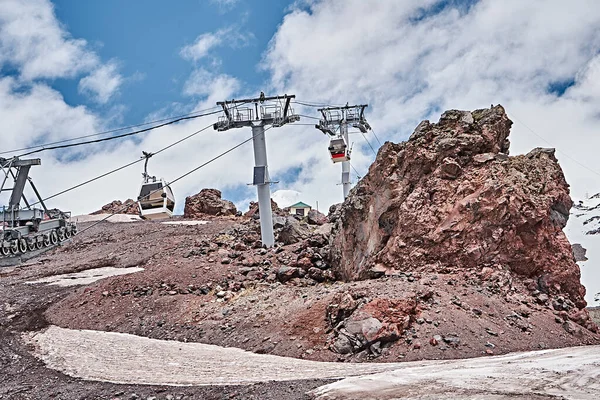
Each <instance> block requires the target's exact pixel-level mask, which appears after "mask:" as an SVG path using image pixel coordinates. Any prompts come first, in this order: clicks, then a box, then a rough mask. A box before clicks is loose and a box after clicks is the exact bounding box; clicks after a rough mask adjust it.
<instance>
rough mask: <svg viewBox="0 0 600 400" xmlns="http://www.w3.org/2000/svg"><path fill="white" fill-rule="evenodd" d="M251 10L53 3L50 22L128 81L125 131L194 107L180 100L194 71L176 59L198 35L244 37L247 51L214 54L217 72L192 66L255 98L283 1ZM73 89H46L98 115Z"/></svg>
mask: <svg viewBox="0 0 600 400" xmlns="http://www.w3.org/2000/svg"><path fill="white" fill-rule="evenodd" d="M251 3H252V2H250V1H239V2H237V3H236V4H234V5H233V6H232V7H227V6H222V5H219V3H218V2H210V1H200V0H195V1H192V0H185V1H177V2H164V1H158V0H150V1H119V0H102V1H71V0H57V1H55V2H54V4H55V10H56V16H57V18H58V19H59V20H60V21H61V22H62V23H63V24H64V26H65V28H66V29H67V30H68V31H69V32H70V33H71V35H73V36H74V37H81V38H85V39H86V40H87V41H88V42H89V43H90V46H91V47H92V48H93V49H94V50H95V51H96V52H97V53H98V55H99V56H100V57H102V59H105V60H110V59H117V60H118V64H119V67H120V68H119V69H120V72H121V74H122V75H123V76H124V77H126V78H127V81H126V83H125V84H124V85H123V88H122V90H121V91H120V94H119V97H118V101H119V102H120V103H122V104H124V105H125V112H124V113H123V121H122V122H123V123H124V124H130V123H135V122H138V121H142V120H144V119H145V117H146V116H147V115H149V114H151V113H153V112H155V111H156V110H157V109H161V108H163V107H167V106H169V105H170V104H172V103H180V104H181V105H182V106H184V107H185V106H189V105H190V104H191V103H192V102H193V99H190V97H189V96H184V95H183V93H182V92H183V86H184V83H185V81H186V80H187V78H188V76H189V75H190V73H191V72H192V71H193V69H194V67H195V65H193V64H191V63H190V62H188V61H186V60H184V59H182V58H181V57H180V55H179V51H180V49H181V48H183V47H184V46H186V45H189V44H191V43H193V42H194V40H195V39H196V37H197V36H198V35H200V34H203V33H210V32H215V31H218V30H219V29H224V28H227V27H231V26H235V28H236V29H239V30H241V31H244V32H247V33H250V34H251V38H250V39H249V42H248V43H247V45H244V46H235V47H227V46H224V47H222V48H220V49H219V50H218V52H215V54H214V55H215V57H218V58H219V64H218V65H211V64H212V62H211V61H212V60H201V61H200V62H199V63H200V64H201V65H206V67H207V68H209V69H210V70H213V71H216V72H221V73H225V74H228V75H231V76H235V77H237V78H238V79H240V80H241V81H243V82H244V83H245V84H246V85H248V86H250V87H255V88H256V89H255V90H254V91H256V90H259V88H260V87H261V83H262V82H265V81H267V78H268V74H267V72H266V71H264V70H261V69H260V68H258V66H259V64H260V60H261V57H262V53H263V51H264V49H265V48H266V46H267V43H268V41H269V40H270V39H271V38H272V37H273V35H274V33H275V31H276V29H277V25H278V24H279V23H280V22H281V20H282V18H283V15H284V10H285V9H286V8H287V7H288V6H289V4H290V1H280V0H273V1H269V7H253V5H252V4H251ZM225 40H227V38H226V39H225ZM77 84H78V83H77V82H76V81H74V80H71V79H59V80H57V81H55V82H54V83H53V85H52V86H53V87H54V88H56V89H57V90H59V91H60V92H61V93H62V94H63V95H64V97H65V100H66V102H67V103H69V104H86V105H87V106H89V107H97V106H96V105H95V104H94V103H93V102H91V101H89V99H88V97H87V96H85V95H83V94H81V93H80V92H79V91H78V89H77ZM105 107H110V105H108V106H105ZM100 108H102V107H100Z"/></svg>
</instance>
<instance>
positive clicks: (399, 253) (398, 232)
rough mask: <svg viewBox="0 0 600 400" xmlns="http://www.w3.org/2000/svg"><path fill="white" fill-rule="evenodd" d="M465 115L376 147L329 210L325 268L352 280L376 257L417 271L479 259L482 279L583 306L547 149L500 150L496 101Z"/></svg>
mask: <svg viewBox="0 0 600 400" xmlns="http://www.w3.org/2000/svg"><path fill="white" fill-rule="evenodd" d="M470 113H471V115H472V117H473V122H472V123H470V124H465V123H464V122H462V119H463V116H464V115H466V114H465V112H464V111H459V110H450V111H447V112H445V113H444V114H443V115H442V117H441V118H440V120H439V122H438V123H429V122H426V123H425V122H424V123H422V124H419V126H418V127H417V129H416V130H415V133H413V135H411V137H410V139H409V140H408V141H406V142H402V143H391V142H386V143H385V144H384V145H383V146H382V147H381V148H380V150H379V152H378V155H377V158H376V159H375V162H374V163H373V164H372V165H371V167H370V169H369V174H367V175H366V176H365V177H364V178H363V179H361V180H360V181H359V182H358V183H357V184H356V186H355V187H354V188H353V190H352V191H351V193H350V195H349V196H348V197H347V198H346V200H345V202H344V203H342V205H341V206H339V208H338V207H336V208H335V210H334V213H335V214H336V217H334V219H335V223H334V227H333V229H332V232H331V236H330V245H329V256H328V259H327V261H328V263H329V264H330V265H331V266H332V270H333V271H334V273H335V275H336V276H337V277H338V278H339V279H341V280H344V281H355V280H364V279H371V278H372V277H373V274H372V271H373V268H374V267H375V266H376V265H380V266H381V267H380V270H382V271H388V270H389V271H391V270H394V269H398V266H401V270H404V271H423V272H425V273H439V272H440V271H445V270H455V271H473V272H476V273H479V272H480V271H482V266H485V268H490V269H491V272H490V275H489V277H488V275H484V274H481V277H482V279H485V280H486V281H487V280H493V279H494V274H496V275H497V271H499V270H501V271H506V274H509V277H508V276H507V278H506V279H505V282H506V284H508V282H509V278H510V279H515V280H516V281H517V282H518V281H524V280H531V281H533V282H538V283H539V285H540V287H539V288H538V290H539V291H540V292H544V293H546V294H548V295H549V296H554V295H563V296H565V298H568V299H569V300H570V301H572V302H573V304H574V305H575V307H576V308H578V309H583V308H585V306H586V302H585V300H584V295H585V289H584V287H583V286H582V285H581V282H580V269H579V266H578V265H577V264H576V262H575V260H574V257H573V252H572V248H571V245H570V243H569V241H568V239H567V237H566V235H565V233H564V232H563V228H564V227H565V224H566V221H567V219H568V217H569V210H570V208H571V206H572V204H573V203H572V200H571V198H570V194H569V185H568V184H567V182H566V180H565V177H564V174H563V171H562V169H561V166H560V165H559V163H558V161H557V159H556V157H555V155H554V150H553V149H534V150H533V151H531V152H530V153H528V154H526V155H517V156H512V157H509V156H508V152H509V145H510V142H509V140H508V137H509V134H510V128H511V125H512V121H511V120H510V119H509V118H508V116H507V114H506V112H505V110H504V108H503V107H502V106H500V105H498V106H494V107H491V108H488V109H481V110H475V111H472V112H470ZM491 155H494V158H495V159H496V160H498V159H499V158H504V159H505V160H504V161H502V162H496V161H491ZM475 157H476V158H475ZM474 158H475V159H474ZM475 160H477V161H475ZM484 160H487V161H486V162H482V161H484ZM488 266H489V267H488ZM492 266H493V267H492ZM503 273H504V272H503ZM486 274H487V273H486ZM496 281H498V280H496ZM503 284H504V283H503ZM494 285H498V283H497V282H496V283H494ZM498 286H499V285H498ZM502 290H503V289H502Z"/></svg>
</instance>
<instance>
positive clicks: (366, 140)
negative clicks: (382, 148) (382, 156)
mask: <svg viewBox="0 0 600 400" xmlns="http://www.w3.org/2000/svg"><path fill="white" fill-rule="evenodd" d="M360 134H361V135H362V137H363V138H364V139H365V142H367V144H368V145H369V147H370V148H371V151H372V152H373V154H375V157H377V152H376V151H375V149H374V148H373V146H371V142H369V140H368V139H367V137H366V136H365V134H364V133H363V132H361V133H360Z"/></svg>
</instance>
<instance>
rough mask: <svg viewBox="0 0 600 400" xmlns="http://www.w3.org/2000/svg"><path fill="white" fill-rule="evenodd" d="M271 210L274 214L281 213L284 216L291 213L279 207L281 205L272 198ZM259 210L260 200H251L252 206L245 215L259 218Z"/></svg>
mask: <svg viewBox="0 0 600 400" xmlns="http://www.w3.org/2000/svg"><path fill="white" fill-rule="evenodd" d="M271 211H272V212H273V215H279V216H282V217H285V216H287V215H288V214H289V212H285V211H284V210H282V209H281V208H279V206H278V205H277V203H276V202H275V201H274V200H273V199H271ZM259 215H260V214H259V210H258V202H257V201H251V202H250V206H249V209H248V211H246V213H245V214H244V216H245V217H251V218H257V219H258V218H259Z"/></svg>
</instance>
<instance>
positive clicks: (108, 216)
mask: <svg viewBox="0 0 600 400" xmlns="http://www.w3.org/2000/svg"><path fill="white" fill-rule="evenodd" d="M270 128H272V126H270V127H268V128H266V129H265V130H264V131H263V134H264V132H266V131H268V130H269V129H270ZM253 139H254V135H252V137H250V138H248V139H246V140H244V141H242V142H240V143H238V144H236V145H235V146H233V147H231V148H229V149H228V150H225V151H224V152H222V153H220V154H218V155H216V156H215V157H213V158H211V159H210V160H208V161H206V162H204V163H202V164H200V165H199V166H197V167H195V168H193V169H191V170H189V171H188V172H186V173H185V174H183V175H181V176H179V177H177V178H176V179H175V180H173V181H171V182H168V183H167V184H166V186H170V185H172V184H174V183H175V182H177V181H179V180H181V179H183V178H185V177H186V176H188V175H190V174H193V173H194V172H196V171H198V170H199V169H201V168H203V167H205V166H207V165H208V164H210V163H212V162H214V161H216V160H218V159H219V158H221V157H223V156H225V155H227V154H229V153H231V152H232V151H234V150H235V149H237V148H239V147H241V146H243V145H244V144H246V143H248V142H249V141H251V140H253ZM155 154H156V153H155ZM159 191H162V188H160V189H156V190H153V191H151V192H150V193H148V194H147V195H145V196H144V197H150V196H151V195H152V194H154V193H157V192H159ZM127 207H129V205H125V206H123V207H121V208H119V209H117V210H116V211H113V212H112V213H111V214H109V215H107V216H106V217H105V218H102V219H101V220H98V221H96V222H94V223H93V224H91V225H90V226H87V227H85V228H84V229H83V230H81V231H79V232H77V235H80V234H82V233H83V232H85V231H87V230H88V229H91V228H93V227H94V226H96V225H98V224H99V223H101V222H104V221H106V220H107V219H109V218H110V217H112V216H113V215H115V214H118V213H119V212H121V211H124V210H125V209H127Z"/></svg>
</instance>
